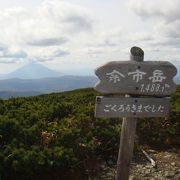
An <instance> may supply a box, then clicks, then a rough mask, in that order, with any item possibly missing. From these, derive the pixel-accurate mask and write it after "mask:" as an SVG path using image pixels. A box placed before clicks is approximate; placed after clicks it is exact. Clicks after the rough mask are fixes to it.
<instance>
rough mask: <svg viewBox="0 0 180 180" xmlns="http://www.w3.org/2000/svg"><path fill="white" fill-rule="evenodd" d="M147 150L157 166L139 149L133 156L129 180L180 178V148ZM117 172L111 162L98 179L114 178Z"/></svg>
mask: <svg viewBox="0 0 180 180" xmlns="http://www.w3.org/2000/svg"><path fill="white" fill-rule="evenodd" d="M146 152H147V153H148V155H149V156H150V157H151V158H152V159H153V160H154V161H155V162H156V166H155V167H153V166H152V165H151V162H150V161H149V160H148V159H147V158H146V156H145V155H144V154H143V153H142V151H139V152H138V153H137V154H136V155H135V156H134V157H133V160H132V163H131V172H130V178H129V180H180V150H177V149H170V150H166V151H155V150H152V149H149V150H146ZM115 174H116V167H115V165H113V163H112V164H111V162H109V166H108V167H107V166H105V165H104V167H103V171H102V173H101V175H100V176H99V177H98V178H97V179H98V180H99V179H102V180H114V179H115Z"/></svg>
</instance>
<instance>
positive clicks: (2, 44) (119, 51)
mask: <svg viewBox="0 0 180 180" xmlns="http://www.w3.org/2000/svg"><path fill="white" fill-rule="evenodd" d="M179 29H180V1H179V0H151V1H145V0H111V1H109V0H98V1H97V0H31V1H24V0H6V1H0V74H4V73H8V72H10V71H13V70H14V69H16V68H18V67H20V66H22V65H24V64H25V63H27V62H29V61H33V62H37V63H41V64H43V65H45V66H47V67H49V68H52V69H55V70H58V71H61V72H66V73H76V74H83V75H84V74H87V75H89V74H93V71H94V69H95V68H96V67H98V66H100V65H102V64H104V63H106V62H108V61H114V60H129V49H130V48H131V47H132V46H140V47H141V48H142V49H143V50H144V51H145V60H162V61H171V62H176V63H180V54H179V50H180V31H179Z"/></svg>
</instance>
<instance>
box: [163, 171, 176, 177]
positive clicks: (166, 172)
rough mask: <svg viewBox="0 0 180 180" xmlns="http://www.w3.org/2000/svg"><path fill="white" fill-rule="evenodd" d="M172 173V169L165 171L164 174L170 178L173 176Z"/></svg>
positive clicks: (173, 173)
mask: <svg viewBox="0 0 180 180" xmlns="http://www.w3.org/2000/svg"><path fill="white" fill-rule="evenodd" d="M174 175H175V172H173V171H165V176H166V177H167V178H172V177H174Z"/></svg>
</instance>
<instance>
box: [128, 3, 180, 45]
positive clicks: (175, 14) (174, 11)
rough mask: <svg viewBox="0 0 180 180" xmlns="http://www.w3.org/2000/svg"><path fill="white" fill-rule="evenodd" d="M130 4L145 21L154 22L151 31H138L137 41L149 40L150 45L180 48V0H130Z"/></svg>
mask: <svg viewBox="0 0 180 180" xmlns="http://www.w3.org/2000/svg"><path fill="white" fill-rule="evenodd" d="M129 5H130V7H131V9H132V10H133V11H134V12H135V13H136V14H137V15H138V16H139V17H141V18H142V20H143V21H144V22H145V23H149V24H152V30H149V32H145V33H143V32H141V33H138V34H137V33H136V34H135V35H134V37H135V39H134V40H135V41H148V42H147V43H149V45H150V46H154V45H156V46H159V47H162V48H164V46H167V47H169V48H173V47H178V48H180V45H179V44H180V38H179V37H180V31H179V29H180V1H179V0H152V1H145V0H130V1H129ZM147 19H149V21H146V20H147ZM144 35H145V36H144Z"/></svg>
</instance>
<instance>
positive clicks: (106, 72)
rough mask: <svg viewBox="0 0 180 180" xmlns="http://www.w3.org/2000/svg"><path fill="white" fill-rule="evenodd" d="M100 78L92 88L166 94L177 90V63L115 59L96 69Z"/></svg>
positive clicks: (119, 92)
mask: <svg viewBox="0 0 180 180" xmlns="http://www.w3.org/2000/svg"><path fill="white" fill-rule="evenodd" d="M95 73H96V75H97V76H98V77H99V79H100V81H99V82H98V83H97V84H96V86H95V90H96V91H98V92H101V93H103V94H115V93H116V94H134V95H149V96H150V95H151V96H167V95H170V94H171V93H173V92H175V91H176V84H175V83H174V82H173V77H174V76H175V75H176V73H177V69H176V67H175V66H174V65H173V64H171V63H170V62H160V61H144V62H135V61H114V62H109V63H107V64H105V65H104V66H101V67H99V68H98V69H97V70H96V71H95Z"/></svg>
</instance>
